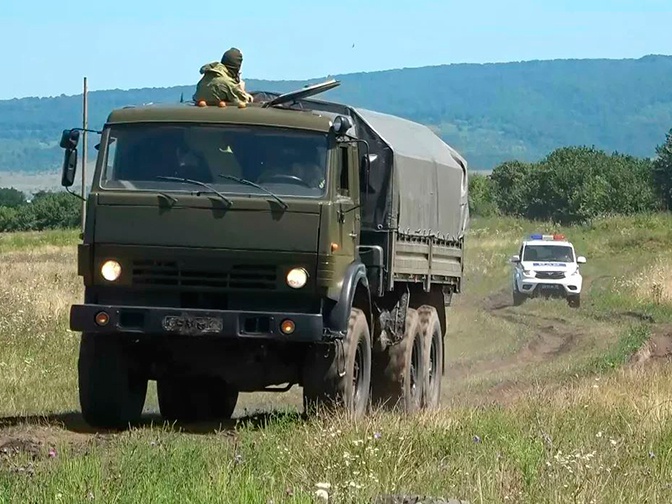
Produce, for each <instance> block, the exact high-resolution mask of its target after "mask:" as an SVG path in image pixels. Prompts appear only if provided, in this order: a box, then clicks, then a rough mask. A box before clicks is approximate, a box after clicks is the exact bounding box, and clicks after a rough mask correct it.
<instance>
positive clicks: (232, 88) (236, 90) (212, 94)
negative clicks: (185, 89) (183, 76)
mask: <svg viewBox="0 0 672 504" xmlns="http://www.w3.org/2000/svg"><path fill="white" fill-rule="evenodd" d="M201 74H202V75H203V77H201V80H200V81H198V84H197V85H196V93H194V101H195V102H199V101H201V100H203V101H205V102H206V103H207V104H208V105H216V104H218V103H219V102H220V101H225V102H229V103H235V104H239V103H241V102H242V103H247V102H248V101H251V96H250V95H249V94H247V93H246V92H245V91H243V89H242V88H241V87H240V85H239V84H238V83H236V81H234V80H233V78H232V77H231V75H230V74H229V72H228V70H227V69H226V67H225V66H224V65H222V64H221V63H219V62H218V61H215V62H214V63H208V64H206V65H203V66H202V67H201Z"/></svg>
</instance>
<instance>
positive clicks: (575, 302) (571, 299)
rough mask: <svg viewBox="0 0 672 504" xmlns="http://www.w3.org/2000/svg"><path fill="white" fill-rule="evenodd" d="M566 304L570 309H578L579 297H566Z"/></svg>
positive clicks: (579, 304)
mask: <svg viewBox="0 0 672 504" xmlns="http://www.w3.org/2000/svg"><path fill="white" fill-rule="evenodd" d="M567 304H569V306H570V307H572V308H579V307H580V306H581V296H580V295H576V294H575V295H572V296H567Z"/></svg>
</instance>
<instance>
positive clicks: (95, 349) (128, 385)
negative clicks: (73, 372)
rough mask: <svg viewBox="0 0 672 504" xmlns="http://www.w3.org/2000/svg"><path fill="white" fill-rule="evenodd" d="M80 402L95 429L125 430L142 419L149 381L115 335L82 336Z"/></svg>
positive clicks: (79, 366) (85, 419) (85, 416)
mask: <svg viewBox="0 0 672 504" xmlns="http://www.w3.org/2000/svg"><path fill="white" fill-rule="evenodd" d="M77 371H78V379H79V402H80V406H81V408H82V416H83V417H84V421H85V422H86V423H87V424H89V425H90V426H91V427H96V428H104V429H123V428H126V427H128V425H132V424H136V423H137V422H139V421H140V418H141V416H142V409H143V407H144V405H145V397H146V395H147V378H146V377H145V376H143V374H142V373H141V371H140V369H139V366H138V363H137V362H135V361H134V359H133V358H132V357H131V356H130V355H128V352H127V350H126V348H125V346H124V342H123V340H121V339H120V338H118V337H115V336H114V335H94V334H87V333H84V334H82V337H81V340H80V344H79V359H78V362H77Z"/></svg>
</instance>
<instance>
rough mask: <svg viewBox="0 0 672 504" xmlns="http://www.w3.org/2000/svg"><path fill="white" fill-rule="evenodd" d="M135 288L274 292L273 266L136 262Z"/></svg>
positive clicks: (134, 266)
mask: <svg viewBox="0 0 672 504" xmlns="http://www.w3.org/2000/svg"><path fill="white" fill-rule="evenodd" d="M133 284H134V285H143V286H153V287H180V288H199V289H200V288H212V289H233V290H238V289H250V290H273V289H275V287H276V285H277V273H276V268H275V266H273V265H270V266H267V265H233V266H230V267H229V268H227V269H211V268H203V269H201V268H198V267H195V266H192V265H190V266H188V267H187V266H183V265H181V264H180V263H178V262H176V261H153V260H138V261H133Z"/></svg>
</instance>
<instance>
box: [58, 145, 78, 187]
mask: <svg viewBox="0 0 672 504" xmlns="http://www.w3.org/2000/svg"><path fill="white" fill-rule="evenodd" d="M76 172H77V150H76V149H65V155H64V156H63V172H62V174H61V185H62V186H63V187H71V186H72V184H74V182H75V173H76Z"/></svg>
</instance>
